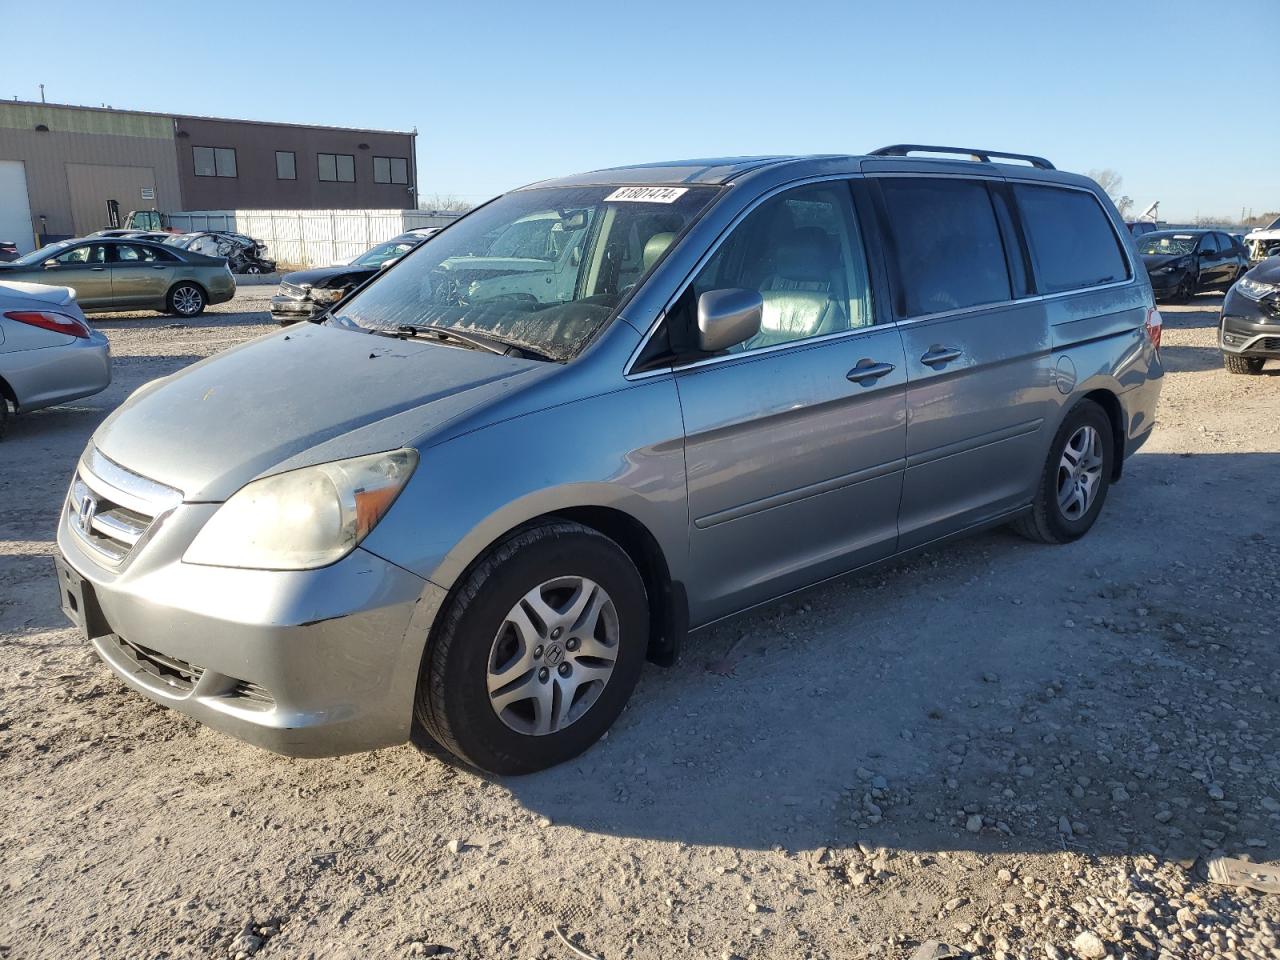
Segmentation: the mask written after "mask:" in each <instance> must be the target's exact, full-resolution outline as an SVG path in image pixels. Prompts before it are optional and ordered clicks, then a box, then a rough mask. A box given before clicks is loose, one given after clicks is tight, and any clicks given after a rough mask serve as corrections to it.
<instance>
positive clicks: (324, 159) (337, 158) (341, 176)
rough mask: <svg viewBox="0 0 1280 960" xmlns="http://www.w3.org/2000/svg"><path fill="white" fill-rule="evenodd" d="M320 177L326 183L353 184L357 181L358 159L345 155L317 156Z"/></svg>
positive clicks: (321, 154)
mask: <svg viewBox="0 0 1280 960" xmlns="http://www.w3.org/2000/svg"><path fill="white" fill-rule="evenodd" d="M316 163H317V166H318V171H319V177H320V179H321V180H325V181H337V182H339V183H353V182H355V179H356V158H355V157H353V156H351V155H349V154H345V153H318V154H316Z"/></svg>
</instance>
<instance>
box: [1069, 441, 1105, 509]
mask: <svg viewBox="0 0 1280 960" xmlns="http://www.w3.org/2000/svg"><path fill="white" fill-rule="evenodd" d="M1103 462H1104V460H1103V456H1102V437H1101V435H1100V434H1099V433H1098V431H1097V430H1095V429H1094V428H1093V427H1091V426H1088V425H1085V426H1083V427H1080V428H1079V429H1078V430H1076V432H1075V433H1073V434H1071V437H1070V439H1068V440H1067V443H1066V446H1064V447H1063V448H1062V457H1061V459H1060V460H1059V461H1058V508H1059V509H1060V510H1061V511H1062V515H1063V516H1064V517H1066V518H1067V519H1068V520H1079V519H1080V518H1081V517H1083V516H1084V515H1085V514H1086V513H1088V512H1089V508H1090V507H1091V506H1093V501H1094V499H1095V498H1096V497H1097V493H1098V487H1099V481H1100V480H1101V479H1102V466H1103Z"/></svg>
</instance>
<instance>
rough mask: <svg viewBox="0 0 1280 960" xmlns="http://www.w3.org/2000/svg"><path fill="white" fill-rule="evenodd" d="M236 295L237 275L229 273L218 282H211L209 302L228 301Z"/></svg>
mask: <svg viewBox="0 0 1280 960" xmlns="http://www.w3.org/2000/svg"><path fill="white" fill-rule="evenodd" d="M235 295H236V281H235V277H233V276H231V274H230V273H228V274H227V276H226V279H225V280H220V281H219V282H217V283H211V284H209V302H210V303H226V302H227V301H228V300H230V299H231V298H232V297H234V296H235Z"/></svg>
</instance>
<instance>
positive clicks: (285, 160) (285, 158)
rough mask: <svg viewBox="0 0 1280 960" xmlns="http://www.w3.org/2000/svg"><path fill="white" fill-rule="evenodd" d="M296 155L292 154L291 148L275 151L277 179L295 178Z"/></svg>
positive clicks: (296, 173) (296, 167) (296, 169)
mask: <svg viewBox="0 0 1280 960" xmlns="http://www.w3.org/2000/svg"><path fill="white" fill-rule="evenodd" d="M297 159H298V158H297V157H296V156H294V154H293V151H292V150H277V151H276V179H277V180H297V179H298V165H297Z"/></svg>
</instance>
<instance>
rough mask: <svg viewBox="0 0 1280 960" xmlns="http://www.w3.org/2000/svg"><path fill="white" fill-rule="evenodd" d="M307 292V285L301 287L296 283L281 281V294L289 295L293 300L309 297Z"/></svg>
mask: <svg viewBox="0 0 1280 960" xmlns="http://www.w3.org/2000/svg"><path fill="white" fill-rule="evenodd" d="M307 292H308V291H307V288H306V287H300V286H298V285H297V284H296V283H287V282H285V281H283V280H282V281H280V294H281V296H285V297H288V298H289V299H291V300H305V299H307Z"/></svg>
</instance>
